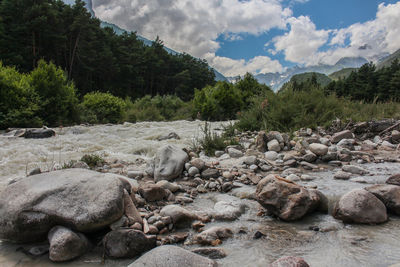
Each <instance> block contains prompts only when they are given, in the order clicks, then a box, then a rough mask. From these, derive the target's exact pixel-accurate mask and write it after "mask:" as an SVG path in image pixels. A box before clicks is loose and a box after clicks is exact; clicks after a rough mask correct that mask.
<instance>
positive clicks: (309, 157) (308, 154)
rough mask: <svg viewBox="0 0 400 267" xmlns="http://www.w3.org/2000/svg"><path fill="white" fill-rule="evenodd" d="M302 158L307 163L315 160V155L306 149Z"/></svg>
mask: <svg viewBox="0 0 400 267" xmlns="http://www.w3.org/2000/svg"><path fill="white" fill-rule="evenodd" d="M302 160H304V161H306V162H308V163H312V162H314V161H316V160H317V155H315V154H314V153H313V152H311V151H306V154H305V155H304V156H303V157H302Z"/></svg>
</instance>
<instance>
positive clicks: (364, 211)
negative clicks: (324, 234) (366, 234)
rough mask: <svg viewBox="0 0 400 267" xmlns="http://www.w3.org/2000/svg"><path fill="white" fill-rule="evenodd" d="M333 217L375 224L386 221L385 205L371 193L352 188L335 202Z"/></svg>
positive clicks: (346, 220)
mask: <svg viewBox="0 0 400 267" xmlns="http://www.w3.org/2000/svg"><path fill="white" fill-rule="evenodd" d="M333 217H335V218H336V219H339V220H342V221H343V222H345V223H365V224H376V223H383V222H386V221H387V214H386V207H385V205H384V204H383V202H382V201H380V200H379V199H378V198H377V197H376V196H374V195H373V194H372V193H370V192H368V191H366V190H364V189H354V190H352V191H350V192H348V193H346V194H345V195H343V196H342V197H341V198H340V200H339V202H337V203H336V205H335V208H334V210H333Z"/></svg>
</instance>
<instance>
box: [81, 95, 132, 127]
mask: <svg viewBox="0 0 400 267" xmlns="http://www.w3.org/2000/svg"><path fill="white" fill-rule="evenodd" d="M81 107H82V117H81V118H82V120H86V121H87V122H90V123H107V122H111V123H118V122H121V121H122V120H123V118H124V110H125V102H124V100H122V99H121V98H119V97H116V96H113V95H112V94H110V93H100V92H92V93H88V94H86V95H85V96H84V97H83V102H82V104H81Z"/></svg>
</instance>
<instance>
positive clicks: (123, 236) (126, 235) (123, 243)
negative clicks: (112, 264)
mask: <svg viewBox="0 0 400 267" xmlns="http://www.w3.org/2000/svg"><path fill="white" fill-rule="evenodd" d="M156 240H157V239H156V237H155V236H153V237H149V236H146V235H145V234H144V233H143V232H141V231H138V230H134V229H120V230H115V231H111V232H109V233H108V234H106V235H105V236H104V238H103V247H104V252H105V254H106V255H107V256H109V257H111V258H133V257H136V256H139V255H140V254H142V253H143V252H146V251H148V250H150V249H152V248H154V247H156Z"/></svg>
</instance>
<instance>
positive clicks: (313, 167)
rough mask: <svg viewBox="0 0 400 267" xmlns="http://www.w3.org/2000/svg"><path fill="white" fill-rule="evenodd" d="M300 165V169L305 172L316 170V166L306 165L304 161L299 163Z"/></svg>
mask: <svg viewBox="0 0 400 267" xmlns="http://www.w3.org/2000/svg"><path fill="white" fill-rule="evenodd" d="M300 165H301V167H303V168H304V169H306V170H316V169H318V166H317V165H314V164H311V163H308V162H306V161H302V162H300Z"/></svg>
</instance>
